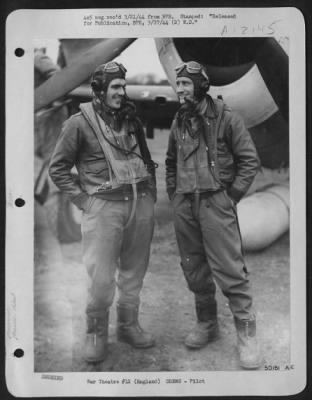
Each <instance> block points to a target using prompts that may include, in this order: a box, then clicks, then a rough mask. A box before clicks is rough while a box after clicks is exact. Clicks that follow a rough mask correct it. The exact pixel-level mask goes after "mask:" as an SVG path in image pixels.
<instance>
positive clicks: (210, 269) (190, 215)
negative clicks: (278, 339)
mask: <svg viewBox="0 0 312 400" xmlns="http://www.w3.org/2000/svg"><path fill="white" fill-rule="evenodd" d="M172 204H173V210H174V226H175V232H176V237H177V243H178V247H179V251H180V257H181V267H182V270H183V272H184V276H185V279H186V282H187V284H188V287H189V289H190V290H191V291H192V292H193V293H194V295H195V301H196V303H197V304H200V303H202V304H203V305H204V304H207V305H209V304H214V303H215V291H216V285H215V282H216V283H217V284H218V285H219V287H220V289H221V290H222V292H223V294H224V295H225V296H226V297H227V298H228V300H229V307H230V309H231V311H232V314H233V315H234V316H235V317H237V318H238V319H250V318H252V317H253V316H254V311H253V306H252V295H251V286H250V281H249V273H248V271H247V268H246V265H245V261H244V255H243V249H242V241H241V236H240V231H239V225H238V220H237V214H236V209H235V206H234V203H233V201H232V200H231V199H230V198H229V196H228V195H227V193H226V192H225V191H219V192H214V193H211V194H210V193H209V194H206V193H205V194H204V195H203V194H201V195H200V197H199V198H197V201H196V198H195V195H193V194H175V195H174V197H173V199H172Z"/></svg>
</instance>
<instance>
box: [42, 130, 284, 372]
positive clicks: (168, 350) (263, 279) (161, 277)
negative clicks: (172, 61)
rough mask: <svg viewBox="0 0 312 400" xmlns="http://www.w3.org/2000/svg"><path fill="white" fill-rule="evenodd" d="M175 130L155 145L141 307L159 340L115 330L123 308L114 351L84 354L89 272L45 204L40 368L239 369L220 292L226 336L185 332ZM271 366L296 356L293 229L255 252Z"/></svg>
mask: <svg viewBox="0 0 312 400" xmlns="http://www.w3.org/2000/svg"><path fill="white" fill-rule="evenodd" d="M167 137H168V131H158V132H157V133H156V138H155V139H154V140H149V141H148V144H149V147H150V150H151V153H152V156H153V158H154V160H155V161H157V162H158V163H159V165H160V166H159V169H158V170H157V178H158V202H157V205H156V228H155V235H154V240H153V244H152V254H151V260H150V265H149V270H148V272H147V275H146V278H145V282H144V287H143V290H142V305H141V312H140V321H141V324H142V326H143V327H144V328H146V330H149V331H151V332H153V334H154V335H155V336H156V339H157V345H156V346H155V347H153V348H151V349H146V350H136V349H133V348H132V347H130V346H129V345H127V344H125V343H119V342H118V341H117V339H116V336H115V328H116V312H115V307H114V306H113V307H112V310H111V314H110V325H109V342H110V346H109V355H108V358H107V360H105V361H104V362H103V363H100V364H97V365H95V366H92V365H88V364H86V363H85V362H84V360H83V357H82V355H83V341H84V334H85V314H84V310H85V300H86V292H87V275H86V271H85V269H84V266H83V264H82V261H81V248H80V243H79V242H76V243H72V244H66V245H60V244H59V242H58V240H57V238H55V236H54V235H53V233H52V231H51V229H50V227H49V221H48V218H47V214H46V212H45V209H44V207H41V206H39V205H38V204H36V209H35V281H34V282H35V298H34V301H35V327H34V329H35V371H36V372H66V371H74V372H83V371H232V370H238V369H239V366H238V362H237V361H238V360H237V354H236V351H235V343H236V336H235V330H234V325H233V319H232V316H231V312H230V310H229V307H228V303H227V299H226V298H225V297H224V296H223V295H222V294H221V293H220V291H218V293H217V298H218V305H219V321H220V328H221V329H220V337H219V338H218V339H217V340H216V341H214V342H213V343H211V344H210V345H209V346H207V347H206V348H204V349H201V350H198V351H190V350H187V349H186V348H185V347H184V345H183V339H184V337H185V335H186V334H187V333H188V331H189V329H190V327H191V326H192V325H193V324H194V323H195V310H194V304H193V296H192V294H191V293H190V292H189V291H188V289H187V287H186V283H185V280H184V277H183V275H182V271H181V267H180V265H179V262H180V261H179V256H178V249H177V246H176V242H175V235H174V229H173V224H172V215H171V206H170V204H169V201H168V200H167V196H166V193H165V183H164V156H165V148H166V144H167ZM246 262H247V266H248V268H249V271H250V274H251V280H252V282H253V292H254V301H255V306H256V309H257V316H258V333H259V338H261V341H262V352H263V357H264V363H263V366H262V369H264V368H265V366H274V365H280V366H282V367H283V366H284V365H286V364H288V363H290V346H289V344H290V331H289V325H290V315H289V313H290V282H289V278H290V273H289V235H288V234H287V235H284V236H283V237H281V238H280V239H279V240H278V241H276V242H275V243H273V244H272V245H271V246H270V247H269V248H267V249H265V250H263V251H260V252H257V253H248V254H247V255H246Z"/></svg>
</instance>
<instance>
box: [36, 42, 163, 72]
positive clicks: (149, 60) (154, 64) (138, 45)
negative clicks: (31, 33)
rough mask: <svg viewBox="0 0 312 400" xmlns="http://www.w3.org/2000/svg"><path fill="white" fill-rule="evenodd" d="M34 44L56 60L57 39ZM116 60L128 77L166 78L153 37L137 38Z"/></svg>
mask: <svg viewBox="0 0 312 400" xmlns="http://www.w3.org/2000/svg"><path fill="white" fill-rule="evenodd" d="M35 46H36V47H46V48H47V55H48V56H49V57H51V58H52V59H53V60H54V61H56V59H57V53H58V41H57V40H38V41H36V43H35ZM116 61H118V62H121V63H123V64H124V66H125V67H126V68H127V71H128V73H127V75H128V77H131V76H134V75H137V74H141V73H153V74H155V75H156V76H157V77H158V78H160V79H165V78H166V74H165V72H164V70H163V68H162V66H161V64H160V61H159V58H158V55H157V51H156V46H155V42H154V39H150V38H140V39H137V40H136V41H135V42H134V43H132V44H131V45H130V46H129V47H128V48H127V49H126V50H124V52H123V53H122V54H121V55H120V56H119V57H117V58H116Z"/></svg>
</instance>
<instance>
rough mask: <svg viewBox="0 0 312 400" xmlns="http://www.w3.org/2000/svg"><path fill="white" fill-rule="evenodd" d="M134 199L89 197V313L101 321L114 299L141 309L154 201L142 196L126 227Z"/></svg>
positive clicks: (85, 229)
mask: <svg viewBox="0 0 312 400" xmlns="http://www.w3.org/2000/svg"><path fill="white" fill-rule="evenodd" d="M132 201H133V200H132V199H127V200H121V201H116V200H114V201H112V200H105V199H101V198H97V197H94V196H91V197H90V204H89V205H88V206H87V208H86V210H85V211H84V212H83V216H82V224H81V229H82V253H83V262H84V264H85V266H86V268H87V272H88V275H89V278H90V279H89V287H88V299H87V307H86V313H87V316H88V317H91V318H100V317H101V316H102V315H103V310H106V309H108V308H109V307H110V306H111V305H112V303H113V300H114V296H115V292H116V288H117V291H118V304H120V305H130V306H132V305H133V306H138V305H139V303H140V291H141V288H142V285H143V279H144V276H145V274H146V270H147V266H148V262H149V256H150V246H151V241H152V237H153V231H154V199H153V197H152V195H151V194H150V193H143V194H140V195H139V196H138V198H137V203H136V214H135V216H134V218H133V219H132V221H131V223H130V225H129V226H128V227H126V225H127V222H128V219H129V215H130V213H131V208H132Z"/></svg>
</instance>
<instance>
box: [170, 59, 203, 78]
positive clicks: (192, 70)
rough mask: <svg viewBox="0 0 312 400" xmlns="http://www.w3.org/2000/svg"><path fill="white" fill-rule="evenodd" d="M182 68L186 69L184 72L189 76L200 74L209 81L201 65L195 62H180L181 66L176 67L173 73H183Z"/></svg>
mask: <svg viewBox="0 0 312 400" xmlns="http://www.w3.org/2000/svg"><path fill="white" fill-rule="evenodd" d="M184 68H186V71H187V72H188V73H189V74H199V73H201V74H202V75H203V77H204V78H205V79H207V80H209V78H208V76H207V74H206V72H205V71H204V69H203V67H202V65H200V64H199V63H198V62H196V61H189V62H182V63H181V64H179V65H177V66H176V67H175V69H174V70H175V72H176V73H177V74H179V73H180V72H181V71H183V69H184Z"/></svg>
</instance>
